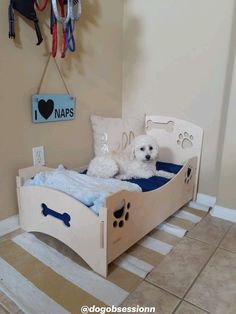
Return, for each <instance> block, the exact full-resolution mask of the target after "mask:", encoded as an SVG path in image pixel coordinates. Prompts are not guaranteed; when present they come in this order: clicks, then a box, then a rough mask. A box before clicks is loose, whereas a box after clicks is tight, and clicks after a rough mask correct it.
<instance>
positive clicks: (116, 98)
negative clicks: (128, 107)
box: [0, 0, 123, 220]
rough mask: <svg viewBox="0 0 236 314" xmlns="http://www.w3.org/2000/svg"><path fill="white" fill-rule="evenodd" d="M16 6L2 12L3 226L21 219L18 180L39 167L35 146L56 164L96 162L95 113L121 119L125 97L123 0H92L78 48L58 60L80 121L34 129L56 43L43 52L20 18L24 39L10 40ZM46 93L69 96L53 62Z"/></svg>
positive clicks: (0, 183)
mask: <svg viewBox="0 0 236 314" xmlns="http://www.w3.org/2000/svg"><path fill="white" fill-rule="evenodd" d="M8 3H9V1H8V0H1V10H0V30H1V31H0V104H1V105H0V108H1V109H0V114H1V118H0V143H1V146H0V150H1V155H0V156H1V162H0V220H1V219H4V218H6V217H8V216H11V215H14V214H15V213H17V205H16V193H15V175H16V173H17V169H19V168H22V167H27V166H29V165H31V164H32V147H34V146H38V145H44V147H45V158H46V163H47V165H50V166H56V165H58V164H59V163H63V164H65V165H66V166H68V167H76V166H79V165H82V164H85V163H87V162H88V160H89V158H91V156H92V137H91V136H92V135H91V129H90V125H89V115H90V114H91V113H95V114H103V115H106V116H120V115H121V95H122V22H123V2H122V1H117V0H96V1H94V0H85V1H83V15H82V17H81V20H80V22H79V24H78V26H79V27H78V28H77V33H76V37H77V42H78V50H77V52H76V53H74V54H71V55H68V56H67V58H66V59H65V60H62V61H61V60H60V59H59V60H58V63H59V65H60V68H61V71H62V73H63V76H64V78H65V80H66V83H67V85H68V87H69V89H70V91H71V93H72V94H73V95H75V96H76V98H77V107H76V111H77V113H76V119H75V120H74V121H72V122H59V123H46V124H37V125H36V124H33V123H32V122H31V95H32V94H34V93H36V92H37V88H38V86H39V82H40V80H41V77H42V74H43V70H44V67H45V64H46V63H47V60H48V55H49V50H48V47H49V46H50V43H49V42H47V41H45V42H44V44H42V45H41V46H40V47H36V46H35V43H36V38H35V33H34V30H33V29H32V27H30V26H29V25H27V24H26V22H25V21H23V20H22V19H19V18H17V21H16V25H17V26H16V32H17V40H16V41H15V42H14V41H11V40H9V39H8V21H7V5H8ZM48 13H49V12H47V14H48ZM45 16H46V15H41V14H40V15H39V18H40V19H41V21H42V23H43V24H45V26H44V31H45V32H46V33H48V27H47V25H46V24H47V21H45ZM30 25H31V24H30ZM51 61H52V60H51ZM41 92H42V93H65V88H64V86H63V84H62V81H61V80H60V78H59V75H58V72H57V70H56V67H55V64H54V62H53V61H52V62H50V63H49V67H48V71H47V73H46V76H45V80H44V82H43V85H42V90H41Z"/></svg>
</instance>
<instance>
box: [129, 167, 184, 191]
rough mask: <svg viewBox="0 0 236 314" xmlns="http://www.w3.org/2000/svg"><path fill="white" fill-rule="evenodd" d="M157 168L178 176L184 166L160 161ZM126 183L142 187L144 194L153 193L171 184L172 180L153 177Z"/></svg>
mask: <svg viewBox="0 0 236 314" xmlns="http://www.w3.org/2000/svg"><path fill="white" fill-rule="evenodd" d="M156 168H157V170H164V171H167V172H172V173H175V174H176V173H178V172H179V171H180V169H181V168H182V166H180V165H175V164H170V163H167V162H161V161H158V162H157V165H156ZM126 181H128V182H132V183H135V184H138V185H139V186H140V187H141V189H142V191H143V192H148V191H152V190H156V189H158V188H160V187H161V186H163V185H164V184H166V183H167V182H169V181H170V179H166V178H163V177H158V176H153V177H151V178H149V179H131V180H126Z"/></svg>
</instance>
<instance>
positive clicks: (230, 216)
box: [210, 205, 236, 222]
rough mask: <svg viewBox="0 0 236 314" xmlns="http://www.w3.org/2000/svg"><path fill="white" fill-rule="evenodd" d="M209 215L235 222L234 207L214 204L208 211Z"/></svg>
mask: <svg viewBox="0 0 236 314" xmlns="http://www.w3.org/2000/svg"><path fill="white" fill-rule="evenodd" d="M210 214H211V216H214V217H217V218H221V219H224V220H229V221H231V222H236V209H233V208H227V207H222V206H219V205H215V206H214V207H213V208H212V210H211V211H210Z"/></svg>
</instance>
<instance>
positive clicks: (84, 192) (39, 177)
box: [24, 166, 141, 214]
mask: <svg viewBox="0 0 236 314" xmlns="http://www.w3.org/2000/svg"><path fill="white" fill-rule="evenodd" d="M34 185H35V186H46V187H49V188H52V189H55V190H59V191H62V192H65V193H67V194H69V195H71V196H73V197H74V198H76V199H77V200H79V201H80V202H81V203H83V204H84V205H86V206H88V207H90V208H91V209H92V210H93V211H94V212H95V213H96V214H98V212H99V209H100V208H101V207H103V206H104V205H105V199H106V198H107V197H108V196H110V195H112V194H114V193H116V192H118V191H122V190H127V191H135V192H141V188H140V187H139V186H138V185H137V184H133V183H131V182H125V181H121V180H118V179H103V178H94V177H89V176H87V175H85V174H81V173H78V172H77V171H73V170H66V169H65V168H64V167H63V166H59V167H58V168H57V169H55V170H53V171H46V172H39V173H37V174H36V175H35V176H34V178H31V179H29V180H27V181H26V182H25V184H24V186H34ZM42 202H43V200H42Z"/></svg>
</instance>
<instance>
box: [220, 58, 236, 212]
mask: <svg viewBox="0 0 236 314" xmlns="http://www.w3.org/2000/svg"><path fill="white" fill-rule="evenodd" d="M232 67H233V70H234V71H233V80H232V85H231V92H230V99H229V106H228V113H227V117H226V118H227V119H226V128H225V137H224V145H223V151H222V161H221V172H220V181H219V190H218V193H217V204H219V205H221V206H223V207H228V208H234V209H236V62H234V66H233V65H232Z"/></svg>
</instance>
